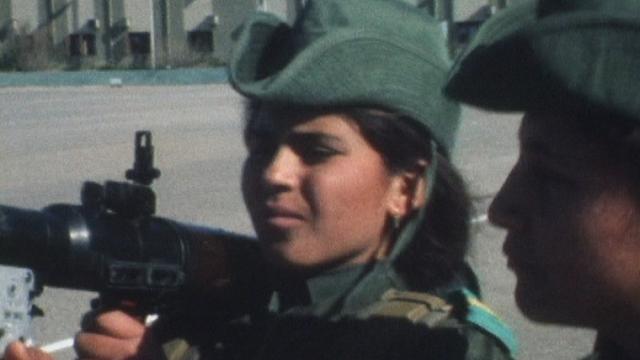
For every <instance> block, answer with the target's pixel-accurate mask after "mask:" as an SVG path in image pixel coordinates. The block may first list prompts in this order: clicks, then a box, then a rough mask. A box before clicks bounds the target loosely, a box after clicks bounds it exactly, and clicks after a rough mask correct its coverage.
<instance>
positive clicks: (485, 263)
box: [0, 85, 593, 359]
mask: <svg viewBox="0 0 640 360" xmlns="http://www.w3.org/2000/svg"><path fill="white" fill-rule="evenodd" d="M241 108H242V99H240V98H239V97H238V96H237V95H236V94H235V93H233V91H232V90H231V89H230V88H229V87H228V86H226V85H198V86H155V87H147V86H127V85H125V86H122V87H116V88H114V87H109V86H84V87H60V88H51V87H5V88H0V164H1V168H2V169H3V170H4V171H2V172H0V204H4V205H13V206H20V207H29V208H41V207H43V206H45V205H47V204H50V203H53V202H66V203H77V202H78V201H79V191H80V187H81V185H82V182H83V181H84V180H94V181H104V180H107V179H114V180H122V179H123V174H124V171H125V170H126V169H128V168H129V167H131V164H132V155H133V134H134V132H135V131H136V130H140V129H149V130H152V132H153V140H154V144H155V148H156V166H157V167H159V168H160V169H161V170H162V176H161V177H160V179H159V180H158V181H157V182H156V183H155V184H154V189H155V190H156V193H157V194H158V214H159V215H161V216H165V217H170V218H174V219H178V220H181V221H187V222H192V223H198V224H204V225H208V226H215V227H222V228H225V229H228V230H232V231H237V232H241V233H248V234H250V233H251V232H252V230H251V226H250V223H249V220H248V217H247V215H246V213H245V209H244V205H243V203H242V200H241V195H240V189H239V176H240V169H241V165H242V159H243V156H244V150H243V146H242V141H241V137H240V130H241V126H242V123H241V121H240V117H241ZM463 116H464V121H463V125H462V128H461V131H460V138H459V141H458V146H457V150H456V152H455V153H454V161H455V163H456V164H457V165H458V166H459V168H460V169H461V170H462V172H463V174H464V175H465V177H466V178H467V182H468V184H469V187H470V189H471V192H472V194H473V196H474V199H475V201H474V202H475V204H476V208H477V219H478V222H477V224H476V226H475V231H474V234H475V239H474V241H475V245H474V247H473V249H472V251H471V255H470V261H471V262H472V264H473V265H474V266H475V268H476V269H477V271H478V273H479V275H480V278H481V282H482V286H483V290H484V295H485V300H486V301H487V302H488V303H489V304H490V305H491V306H492V307H493V308H494V309H495V310H496V311H497V312H498V313H500V315H501V316H502V317H503V318H504V319H505V321H506V322H507V323H509V324H510V325H511V326H512V327H513V328H514V329H515V330H516V332H517V334H518V336H519V338H520V348H521V351H520V356H519V358H520V359H576V358H579V357H580V356H581V355H584V354H586V353H588V352H589V350H590V347H591V343H592V341H593V334H592V332H590V331H585V330H578V329H572V328H563V327H556V326H548V325H540V324H534V323H531V322H530V321H528V320H526V319H525V318H524V317H522V315H521V314H520V313H519V312H518V310H517V309H516V307H515V305H514V303H513V298H512V291H513V286H514V277H513V275H512V274H511V273H510V272H509V271H508V270H507V268H506V265H505V259H504V257H503V256H502V253H501V246H502V238H503V237H504V233H503V232H502V231H500V230H498V229H496V228H494V227H492V226H490V225H489V224H487V223H486V221H484V218H483V217H482V215H484V214H485V211H486V207H487V205H488V203H489V201H490V199H491V197H492V196H493V195H494V194H495V192H496V191H497V189H498V188H499V186H500V184H501V182H502V180H503V179H504V177H505V176H506V174H507V173H508V170H509V168H510V166H511V165H512V164H513V163H514V161H515V159H516V157H517V142H516V138H515V134H516V131H517V127H518V123H519V120H518V119H519V116H518V115H517V114H506V115H498V114H493V113H486V112H482V111H478V110H476V109H470V108H466V109H465V111H464V112H463ZM93 296H95V294H92V293H88V292H78V291H71V290H61V289H49V288H48V289H46V290H45V292H44V294H43V295H42V296H41V297H39V298H38V299H37V300H36V302H37V303H38V305H40V307H42V308H43V309H44V310H45V313H46V315H45V316H44V317H43V318H39V319H37V320H36V321H35V322H34V327H35V331H34V339H35V341H36V343H37V344H51V343H55V342H57V341H59V340H64V339H69V338H70V337H72V336H73V334H74V333H75V331H77V328H78V324H79V321H80V317H81V314H82V312H84V311H86V310H87V309H88V302H89V299H91V298H92V297H93ZM55 355H56V358H58V359H73V358H74V354H73V352H72V351H71V350H70V349H66V350H61V351H59V352H56V353H55Z"/></svg>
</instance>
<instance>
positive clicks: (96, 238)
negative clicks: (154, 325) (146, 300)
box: [0, 204, 188, 293]
mask: <svg viewBox="0 0 640 360" xmlns="http://www.w3.org/2000/svg"><path fill="white" fill-rule="evenodd" d="M185 236H186V233H185V229H184V228H183V227H182V226H181V225H179V224H178V223H176V222H173V221H170V220H167V219H163V218H160V217H154V216H146V217H143V218H139V219H132V218H127V217H123V216H122V215H121V214H119V213H113V212H108V211H95V210H94V209H91V208H88V207H86V206H84V205H69V204H53V205H49V206H47V207H45V208H44V209H42V210H39V211H38V210H30V209H22V208H17V207H9V206H2V205H0V263H2V264H5V265H13V266H18V267H26V268H30V269H32V270H33V271H34V272H35V273H36V275H37V276H36V278H37V279H38V280H39V282H40V283H41V285H46V286H55V287H64V288H71V289H80V290H92V291H105V290H109V291H118V290H122V291H127V292H129V291H138V292H142V293H144V292H146V291H153V290H155V289H163V290H164V291H171V290H178V289H179V288H180V287H182V286H183V285H184V283H185V273H184V265H185V263H186V261H187V259H186V258H187V255H188V247H187V244H186V243H185Z"/></svg>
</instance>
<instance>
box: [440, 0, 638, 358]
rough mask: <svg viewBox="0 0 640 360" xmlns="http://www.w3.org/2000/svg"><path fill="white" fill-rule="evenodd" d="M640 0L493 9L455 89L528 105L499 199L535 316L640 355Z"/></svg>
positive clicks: (507, 105)
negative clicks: (513, 162)
mask: <svg viewBox="0 0 640 360" xmlns="http://www.w3.org/2000/svg"><path fill="white" fill-rule="evenodd" d="M639 69H640V2H638V1H636V0H592V1H585V0H540V1H539V2H527V3H523V4H521V5H514V6H513V7H512V8H510V9H509V10H506V11H504V12H503V13H502V14H500V15H498V16H496V17H495V18H493V19H491V20H490V21H489V22H488V23H487V24H485V27H484V28H483V29H482V31H481V33H479V35H478V37H477V38H476V39H475V43H474V44H473V45H472V47H471V48H470V49H469V50H468V52H467V53H466V54H465V56H464V57H462V58H461V60H460V62H459V64H457V67H456V68H455V70H454V71H453V73H452V75H451V78H450V80H449V83H448V85H447V91H448V93H449V94H451V95H452V96H453V97H454V98H456V99H458V100H461V101H465V102H468V103H471V104H473V105H477V106H481V107H484V108H488V109H495V110H507V111H523V112H524V113H525V115H524V118H523V120H522V125H521V128H520V133H519V138H520V158H519V160H518V162H517V163H516V165H515V167H514V168H513V170H512V171H511V173H510V175H509V177H508V178H507V180H506V182H505V183H504V185H503V187H502V189H501V190H500V191H499V193H498V194H497V195H496V198H495V200H494V201H493V204H492V205H491V208H490V214H489V215H490V219H491V221H492V222H493V223H495V224H497V225H498V226H501V227H503V228H505V229H506V230H507V231H508V234H507V237H506V240H505V243H504V252H505V254H506V255H507V257H508V259H509V267H510V268H511V269H512V270H513V271H514V272H515V274H516V276H517V285H516V289H515V298H516V302H517V304H518V306H519V308H520V309H521V310H522V312H523V313H524V314H525V315H526V316H528V317H529V318H531V319H532V320H535V321H540V322H545V323H557V324H567V325H573V326H584V327H589V328H593V329H596V330H597V331H598V338H597V341H596V346H595V350H594V353H593V354H592V355H591V356H590V357H589V358H590V359H637V358H640V341H638V340H639V339H640V328H639V327H638V323H640V305H639V304H640V302H639V301H638V300H640V271H639V269H640V267H639V266H640V231H639V230H640V196H639V195H640V192H639V189H640V188H639V187H638V183H639V181H640V163H639V162H638V153H639V152H638V151H639V150H640V137H639V135H640V71H639Z"/></svg>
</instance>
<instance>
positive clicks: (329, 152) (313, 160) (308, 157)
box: [298, 144, 340, 164]
mask: <svg viewBox="0 0 640 360" xmlns="http://www.w3.org/2000/svg"><path fill="white" fill-rule="evenodd" d="M298 153H299V154H300V156H301V158H302V160H303V161H304V162H305V163H307V164H317V163H320V162H323V161H326V160H328V159H330V158H331V157H333V156H335V155H337V154H339V153H340V152H339V151H338V150H337V149H335V148H332V147H330V146H325V145H317V144H316V145H306V146H304V147H302V148H299V149H298Z"/></svg>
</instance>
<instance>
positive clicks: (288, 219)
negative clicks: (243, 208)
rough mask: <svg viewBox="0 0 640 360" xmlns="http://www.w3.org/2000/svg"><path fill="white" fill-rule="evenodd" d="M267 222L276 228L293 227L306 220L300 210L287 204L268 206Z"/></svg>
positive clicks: (266, 209)
mask: <svg viewBox="0 0 640 360" xmlns="http://www.w3.org/2000/svg"><path fill="white" fill-rule="evenodd" d="M264 219H265V222H266V223H267V224H268V225H270V226H273V227H276V228H282V229H286V228H291V227H294V226H297V225H299V224H300V223H301V222H303V221H304V216H302V215H301V214H300V213H299V212H297V211H295V210H293V209H291V208H289V207H285V206H267V207H266V208H265V211H264Z"/></svg>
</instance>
